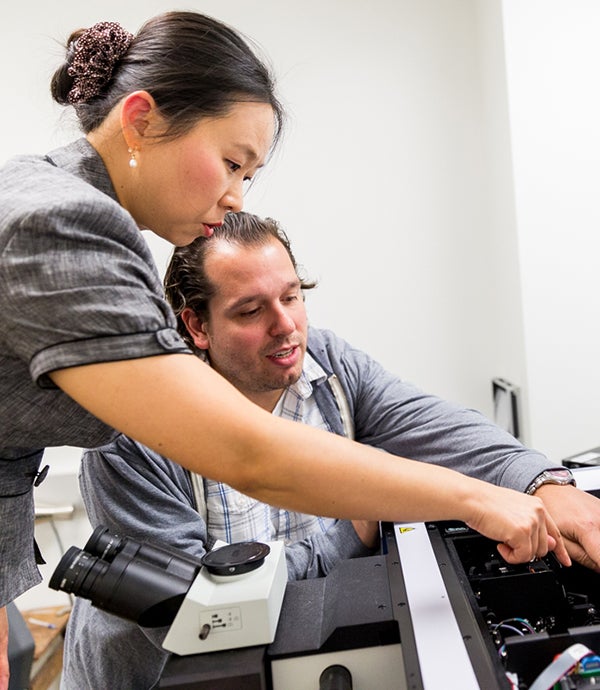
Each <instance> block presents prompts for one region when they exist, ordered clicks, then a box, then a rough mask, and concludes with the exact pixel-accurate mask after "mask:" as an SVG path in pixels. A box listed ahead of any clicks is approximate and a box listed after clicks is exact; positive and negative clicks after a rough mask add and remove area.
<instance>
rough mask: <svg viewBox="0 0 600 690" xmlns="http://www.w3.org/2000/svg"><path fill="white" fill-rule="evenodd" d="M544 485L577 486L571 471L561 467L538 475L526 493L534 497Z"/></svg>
mask: <svg viewBox="0 0 600 690" xmlns="http://www.w3.org/2000/svg"><path fill="white" fill-rule="evenodd" d="M544 484H557V485H559V486H567V485H569V484H570V485H571V486H577V484H576V482H575V477H574V476H573V473H572V472H571V470H569V469H568V468H566V467H561V468H556V469H553V470H544V471H543V472H540V474H538V476H537V477H536V478H535V479H534V480H533V481H532V482H531V484H530V485H529V486H528V487H527V488H526V489H525V493H526V494H529V495H532V494H534V493H535V492H536V491H537V490H538V489H539V488H540V486H543V485H544Z"/></svg>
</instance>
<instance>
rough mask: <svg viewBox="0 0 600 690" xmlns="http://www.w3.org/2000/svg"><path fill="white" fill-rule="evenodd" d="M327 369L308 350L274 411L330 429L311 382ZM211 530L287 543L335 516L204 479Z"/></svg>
mask: <svg viewBox="0 0 600 690" xmlns="http://www.w3.org/2000/svg"><path fill="white" fill-rule="evenodd" d="M326 378H327V375H326V374H325V371H324V370H323V369H322V368H321V366H320V365H319V364H318V363H317V362H315V360H314V359H313V358H312V357H311V356H310V355H309V354H308V353H307V354H306V355H305V358H304V366H303V369H302V374H301V376H300V378H299V379H298V381H297V382H296V383H295V384H294V385H293V386H289V387H288V388H286V389H285V391H284V392H283V394H282V396H281V398H280V399H279V402H278V403H277V405H276V406H275V409H274V410H273V414H274V415H278V416H279V417H284V418H285V419H291V420H293V421H296V422H302V423H303V424H309V425H310V426H314V427H317V428H319V429H325V430H326V431H331V429H330V428H329V425H328V424H327V422H326V421H325V419H324V418H323V415H322V414H321V411H320V410H319V407H318V406H317V403H316V401H315V399H314V397H313V387H312V382H317V381H324V380H325V379H326ZM204 492H205V497H206V510H207V528H208V534H209V535H210V536H211V537H213V538H215V539H221V540H223V541H226V542H228V543H229V544H231V543H234V542H239V541H256V540H258V541H275V540H284V541H285V542H286V543H290V542H294V541H300V540H302V539H306V537H309V536H310V535H311V534H314V533H317V532H326V531H327V530H328V529H329V527H330V526H331V525H333V524H334V523H335V520H334V519H332V518H322V517H316V516H314V515H305V514H303V513H294V512H290V511H288V510H282V509H280V508H275V507H273V506H270V505H267V504H266V503H261V502H260V501H257V500H255V499H253V498H250V497H249V496H246V495H245V494H242V493H240V492H239V491H236V490H235V489H232V488H231V487H230V486H228V485H227V484H223V483H222V482H216V481H212V480H210V479H206V478H205V479H204Z"/></svg>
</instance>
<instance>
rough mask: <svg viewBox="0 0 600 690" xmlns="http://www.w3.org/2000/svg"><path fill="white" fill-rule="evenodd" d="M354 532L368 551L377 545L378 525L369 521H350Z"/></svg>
mask: <svg viewBox="0 0 600 690" xmlns="http://www.w3.org/2000/svg"><path fill="white" fill-rule="evenodd" d="M352 526H353V527H354V531H355V532H356V534H357V535H358V538H359V539H360V540H361V541H362V543H363V544H364V545H365V546H366V547H367V548H368V549H374V548H375V547H376V546H377V545H378V544H379V523H378V522H372V521H370V520H352Z"/></svg>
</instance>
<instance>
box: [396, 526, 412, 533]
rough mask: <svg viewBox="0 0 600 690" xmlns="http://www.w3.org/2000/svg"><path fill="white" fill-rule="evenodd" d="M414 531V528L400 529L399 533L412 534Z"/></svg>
mask: <svg viewBox="0 0 600 690" xmlns="http://www.w3.org/2000/svg"><path fill="white" fill-rule="evenodd" d="M413 530H414V527H399V528H398V531H399V532H400V534H404V533H405V532H412V531H413Z"/></svg>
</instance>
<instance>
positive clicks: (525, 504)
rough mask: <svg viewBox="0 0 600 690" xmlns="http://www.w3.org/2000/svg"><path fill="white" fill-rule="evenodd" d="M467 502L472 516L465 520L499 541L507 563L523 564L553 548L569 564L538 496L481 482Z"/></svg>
mask: <svg viewBox="0 0 600 690" xmlns="http://www.w3.org/2000/svg"><path fill="white" fill-rule="evenodd" d="M470 501H471V502H472V503H473V517H471V518H469V519H468V520H465V522H467V524H468V525H469V527H471V528H473V529H474V530H477V532H480V533H481V534H483V535H484V536H486V537H488V538H490V539H494V540H495V541H498V542H500V543H499V544H498V551H499V553H500V555H501V556H502V558H504V560H505V561H507V562H508V563H525V562H527V561H531V560H533V559H535V558H540V557H542V556H545V555H546V554H547V553H548V551H554V553H555V555H556V557H557V558H558V560H559V561H560V562H561V563H562V564H563V565H565V566H569V565H571V559H570V557H569V554H568V553H567V549H566V546H565V543H564V541H563V538H562V536H561V534H560V532H559V530H558V527H557V526H556V524H555V523H554V520H553V519H552V518H551V517H550V513H549V512H548V511H547V510H546V508H545V506H544V504H543V502H542V501H541V500H540V499H538V498H535V497H534V496H528V495H527V494H523V493H520V492H518V491H513V490H512V489H504V488H501V487H498V486H494V485H492V484H486V483H483V486H481V487H480V491H479V492H478V495H477V496H476V497H472V498H471V499H470Z"/></svg>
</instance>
